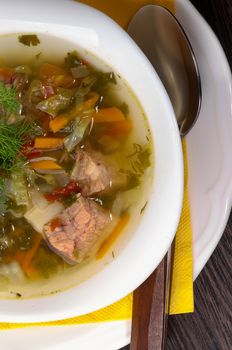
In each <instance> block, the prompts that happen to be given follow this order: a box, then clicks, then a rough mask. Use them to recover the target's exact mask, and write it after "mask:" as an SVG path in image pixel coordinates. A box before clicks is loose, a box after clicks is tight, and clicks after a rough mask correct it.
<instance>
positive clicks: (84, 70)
mask: <svg viewBox="0 0 232 350" xmlns="http://www.w3.org/2000/svg"><path fill="white" fill-rule="evenodd" d="M71 73H72V76H73V77H74V78H85V77H87V76H88V75H89V69H88V67H87V66H85V65H80V66H78V67H73V68H71Z"/></svg>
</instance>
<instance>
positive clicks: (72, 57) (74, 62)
mask: <svg viewBox="0 0 232 350" xmlns="http://www.w3.org/2000/svg"><path fill="white" fill-rule="evenodd" d="M64 62H65V65H66V66H67V67H69V68H72V67H77V66H80V65H81V64H82V61H81V59H80V58H79V55H78V53H77V52H76V51H72V52H68V53H67V56H66V57H65V59H64Z"/></svg>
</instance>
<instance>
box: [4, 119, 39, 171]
mask: <svg viewBox="0 0 232 350" xmlns="http://www.w3.org/2000/svg"><path fill="white" fill-rule="evenodd" d="M33 131H34V126H33V125H32V124H29V123H27V122H21V123H15V124H12V125H8V124H7V123H6V121H4V120H2V121H1V122H0V169H2V170H6V171H12V170H13V169H14V170H15V169H16V168H19V167H21V166H22V163H23V162H24V159H23V157H21V156H20V153H19V152H20V149H21V147H22V145H23V144H24V143H25V136H27V135H31V134H32V133H33Z"/></svg>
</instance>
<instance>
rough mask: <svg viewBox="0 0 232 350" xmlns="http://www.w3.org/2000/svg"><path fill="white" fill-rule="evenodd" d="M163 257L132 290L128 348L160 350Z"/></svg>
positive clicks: (164, 281)
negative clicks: (130, 328) (129, 342)
mask: <svg viewBox="0 0 232 350" xmlns="http://www.w3.org/2000/svg"><path fill="white" fill-rule="evenodd" d="M166 267H167V257H165V258H164V259H163V260H162V261H161V263H160V265H159V266H158V268H157V269H156V270H155V271H154V272H153V273H152V274H151V276H150V277H149V278H148V279H147V280H146V281H145V282H144V283H143V284H142V285H141V286H140V287H139V288H137V289H136V290H135V291H134V299H133V321H132V335H131V337H132V341H131V344H130V350H142V349H143V350H145V349H149V350H162V349H163V342H164V338H165V330H166V315H165V311H166V310H165V298H166V294H165V289H166Z"/></svg>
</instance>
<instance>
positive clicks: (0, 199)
mask: <svg viewBox="0 0 232 350" xmlns="http://www.w3.org/2000/svg"><path fill="white" fill-rule="evenodd" d="M4 186H5V183H4V179H3V177H0V214H1V213H2V212H4V210H5V203H6V198H5V193H4Z"/></svg>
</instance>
